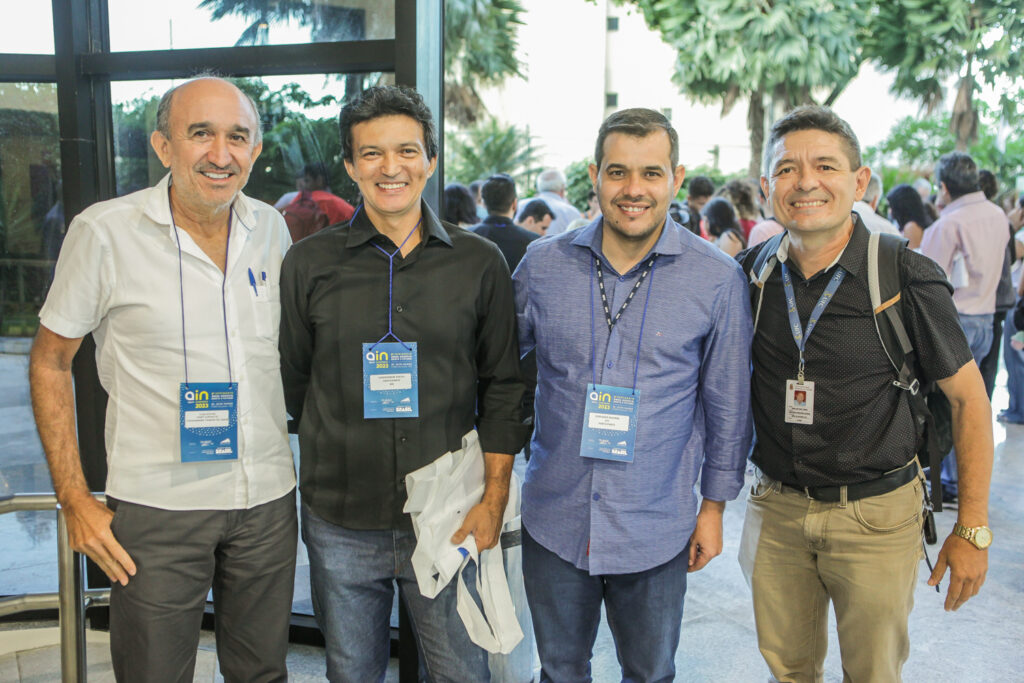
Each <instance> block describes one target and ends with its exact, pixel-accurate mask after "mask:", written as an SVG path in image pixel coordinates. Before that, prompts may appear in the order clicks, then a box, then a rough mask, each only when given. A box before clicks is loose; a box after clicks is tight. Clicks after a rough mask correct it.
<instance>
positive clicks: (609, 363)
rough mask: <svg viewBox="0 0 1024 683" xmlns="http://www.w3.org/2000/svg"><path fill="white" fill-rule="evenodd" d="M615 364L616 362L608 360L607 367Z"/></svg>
mask: <svg viewBox="0 0 1024 683" xmlns="http://www.w3.org/2000/svg"><path fill="white" fill-rule="evenodd" d="M613 365H615V363H613V362H611V361H608V365H607V366H606V367H609V368H610V367H611V366H613Z"/></svg>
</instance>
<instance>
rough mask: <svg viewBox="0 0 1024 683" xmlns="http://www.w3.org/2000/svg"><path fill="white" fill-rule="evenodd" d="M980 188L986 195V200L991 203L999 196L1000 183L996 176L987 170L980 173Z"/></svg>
mask: <svg viewBox="0 0 1024 683" xmlns="http://www.w3.org/2000/svg"><path fill="white" fill-rule="evenodd" d="M978 186H979V187H980V188H981V191H982V192H984V193H985V199H988V200H989V201H991V200H993V199H995V198H996V195H997V194H999V181H998V180H997V179H996V174H995V173H993V172H992V171H990V170H988V169H987V168H983V169H981V170H980V171H978Z"/></svg>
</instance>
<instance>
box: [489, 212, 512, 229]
mask: <svg viewBox="0 0 1024 683" xmlns="http://www.w3.org/2000/svg"><path fill="white" fill-rule="evenodd" d="M483 223H484V225H496V226H498V227H505V226H507V225H512V219H511V218H509V217H508V216H498V215H497V214H493V213H492V214H489V215H488V216H487V217H486V218H484V220H483Z"/></svg>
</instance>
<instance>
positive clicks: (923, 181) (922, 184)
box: [914, 178, 932, 195]
mask: <svg viewBox="0 0 1024 683" xmlns="http://www.w3.org/2000/svg"><path fill="white" fill-rule="evenodd" d="M914 189H915V190H917V192H918V194H920V193H921V191H922V190H924V193H925V194H926V195H930V194H931V193H932V183H931V181H930V180H928V179H927V178H918V179H917V180H915V181H914Z"/></svg>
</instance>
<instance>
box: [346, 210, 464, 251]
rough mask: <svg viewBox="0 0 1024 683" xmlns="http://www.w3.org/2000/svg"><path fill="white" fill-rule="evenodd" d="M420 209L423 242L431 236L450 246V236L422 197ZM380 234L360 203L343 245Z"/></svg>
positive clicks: (365, 240) (356, 245)
mask: <svg viewBox="0 0 1024 683" xmlns="http://www.w3.org/2000/svg"><path fill="white" fill-rule="evenodd" d="M420 211H421V212H422V221H423V228H424V235H425V238H424V240H423V242H427V241H428V240H429V239H430V238H431V237H433V238H435V239H438V240H440V241H441V242H443V243H444V244H447V245H448V246H449V247H450V246H452V238H451V236H450V235H449V234H448V231H447V230H445V228H444V226H443V225H442V224H441V220H440V219H439V218H438V217H437V214H435V213H434V212H433V211H432V210H431V209H430V206H428V205H427V203H426V202H425V201H423V200H422V199H420ZM381 234H382V233H381V232H380V231H379V230H378V229H377V228H376V227H375V226H374V225H373V221H371V220H370V217H369V216H368V215H367V213H366V211H365V210H363V205H362V204H360V205H359V206H358V207H356V214H355V216H354V217H353V218H352V220H351V221H350V222H349V229H348V238H347V239H346V240H345V247H347V248H349V249H351V248H352V247H358V246H360V245H362V244H366V243H367V242H369V241H370V240H371V239H373V238H374V237H376V236H377V235H381Z"/></svg>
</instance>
